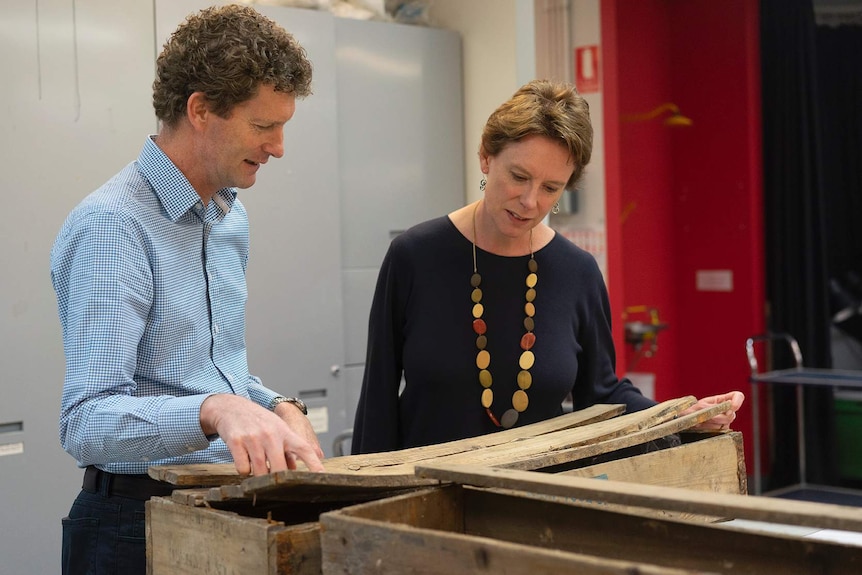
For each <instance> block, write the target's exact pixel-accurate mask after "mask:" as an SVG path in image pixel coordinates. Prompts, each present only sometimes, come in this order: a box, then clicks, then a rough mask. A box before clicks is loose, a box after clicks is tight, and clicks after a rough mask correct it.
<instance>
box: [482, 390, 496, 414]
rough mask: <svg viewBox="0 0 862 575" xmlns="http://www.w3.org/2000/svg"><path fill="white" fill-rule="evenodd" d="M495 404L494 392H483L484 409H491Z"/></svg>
mask: <svg viewBox="0 0 862 575" xmlns="http://www.w3.org/2000/svg"><path fill="white" fill-rule="evenodd" d="M492 403H494V392H493V391H491V390H490V389H486V390H484V391H483V392H482V407H484V408H486V409H487V408H489V407H491V404H492Z"/></svg>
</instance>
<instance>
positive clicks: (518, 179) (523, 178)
mask: <svg viewBox="0 0 862 575" xmlns="http://www.w3.org/2000/svg"><path fill="white" fill-rule="evenodd" d="M512 178H514V179H515V181H516V182H524V181H526V180H527V178H526V176H522V175H521V174H512Z"/></svg>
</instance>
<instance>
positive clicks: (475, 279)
mask: <svg viewBox="0 0 862 575" xmlns="http://www.w3.org/2000/svg"><path fill="white" fill-rule="evenodd" d="M481 283H482V276H481V275H479V274H477V273H476V274H473V275H472V276H470V285H471V286H473V287H479V284H481Z"/></svg>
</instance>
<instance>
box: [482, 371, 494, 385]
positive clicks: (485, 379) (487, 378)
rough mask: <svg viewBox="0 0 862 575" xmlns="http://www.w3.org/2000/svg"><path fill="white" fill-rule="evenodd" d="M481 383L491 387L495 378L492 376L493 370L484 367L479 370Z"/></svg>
mask: <svg viewBox="0 0 862 575" xmlns="http://www.w3.org/2000/svg"><path fill="white" fill-rule="evenodd" d="M479 383H481V384H482V387H491V384H492V383H494V378H493V377H491V372H490V371H488V370H487V369H483V370H482V371H480V372H479Z"/></svg>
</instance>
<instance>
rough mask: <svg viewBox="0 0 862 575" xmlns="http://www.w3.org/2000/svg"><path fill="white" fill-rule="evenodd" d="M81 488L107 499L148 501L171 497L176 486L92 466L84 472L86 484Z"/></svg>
mask: <svg viewBox="0 0 862 575" xmlns="http://www.w3.org/2000/svg"><path fill="white" fill-rule="evenodd" d="M81 488H82V489H83V490H84V491H87V492H88V493H101V494H102V495H104V496H105V497H109V496H111V495H114V496H117V497H126V498H128V499H138V500H141V501H146V500H148V499H149V498H150V497H162V496H165V495H170V494H171V493H173V491H174V488H175V486H174V485H171V484H170V483H165V482H163V481H157V480H155V479H153V478H152V477H150V476H148V475H123V474H119V473H108V472H107V471H102V470H101V469H97V468H95V467H93V466H92V465H90V466H88V467H87V469H86V470H85V471H84V484H83V485H82V486H81Z"/></svg>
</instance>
